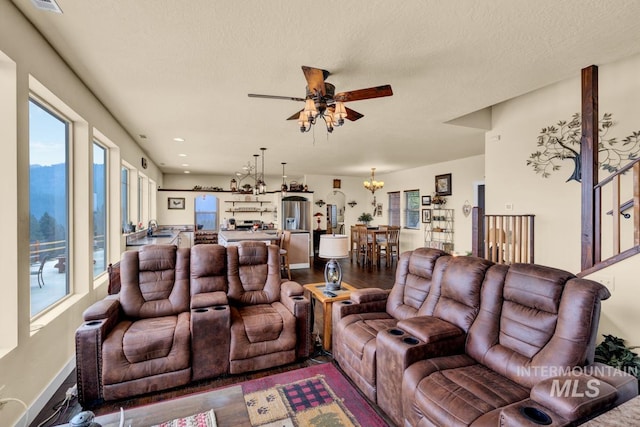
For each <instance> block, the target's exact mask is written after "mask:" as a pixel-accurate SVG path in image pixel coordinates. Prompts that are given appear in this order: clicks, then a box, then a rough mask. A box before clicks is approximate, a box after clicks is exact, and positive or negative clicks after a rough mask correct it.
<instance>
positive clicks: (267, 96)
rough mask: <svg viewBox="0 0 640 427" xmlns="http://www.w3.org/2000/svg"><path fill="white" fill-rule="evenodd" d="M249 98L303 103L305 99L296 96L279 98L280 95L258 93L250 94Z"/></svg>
mask: <svg viewBox="0 0 640 427" xmlns="http://www.w3.org/2000/svg"><path fill="white" fill-rule="evenodd" d="M249 98H267V99H284V100H286V101H302V102H304V98H296V97H294V96H278V95H258V94H256V93H250V94H249Z"/></svg>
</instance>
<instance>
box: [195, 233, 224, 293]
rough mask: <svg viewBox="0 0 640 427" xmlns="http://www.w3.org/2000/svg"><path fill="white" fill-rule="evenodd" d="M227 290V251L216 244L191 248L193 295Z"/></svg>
mask: <svg viewBox="0 0 640 427" xmlns="http://www.w3.org/2000/svg"><path fill="white" fill-rule="evenodd" d="M215 291H223V292H224V293H226V292H227V251H226V249H225V247H224V246H221V245H216V244H207V245H195V246H194V247H192V248H191V295H196V294H201V293H205V292H215Z"/></svg>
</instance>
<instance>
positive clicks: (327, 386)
mask: <svg viewBox="0 0 640 427" xmlns="http://www.w3.org/2000/svg"><path fill="white" fill-rule="evenodd" d="M241 385H242V391H243V394H244V400H245V403H246V405H247V411H248V412H249V417H250V419H251V425H253V426H254V427H257V426H264V427H276V426H277V427H289V426H296V427H297V426H300V427H301V426H305V427H306V426H318V427H320V426H364V427H376V426H387V424H386V423H385V422H384V420H383V419H382V418H380V416H379V415H378V414H377V413H376V412H375V411H374V410H373V409H372V408H371V407H370V406H369V404H368V403H367V401H366V400H365V399H364V398H363V397H362V396H361V395H360V394H359V393H358V391H357V390H356V389H354V388H353V386H351V384H350V383H349V381H347V380H346V379H345V378H344V377H343V376H342V374H341V373H340V372H339V371H338V370H337V369H336V367H335V366H333V365H332V364H330V363H326V364H321V365H316V366H312V367H309V368H303V369H298V370H295V371H290V372H285V373H282V374H277V375H272V376H269V377H265V378H260V379H256V380H251V381H247V382H245V383H242V384H241Z"/></svg>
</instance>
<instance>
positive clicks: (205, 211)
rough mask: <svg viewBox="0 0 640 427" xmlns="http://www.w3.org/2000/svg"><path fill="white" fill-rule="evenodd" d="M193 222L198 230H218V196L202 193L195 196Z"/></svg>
mask: <svg viewBox="0 0 640 427" xmlns="http://www.w3.org/2000/svg"><path fill="white" fill-rule="evenodd" d="M195 213H196V214H195V224H196V228H197V229H198V230H214V231H215V230H218V198H217V197H215V196H209V195H202V196H198V197H196V206H195Z"/></svg>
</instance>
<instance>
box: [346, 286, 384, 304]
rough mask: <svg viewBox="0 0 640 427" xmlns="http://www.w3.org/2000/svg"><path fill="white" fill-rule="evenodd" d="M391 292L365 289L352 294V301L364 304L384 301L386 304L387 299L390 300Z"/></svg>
mask: <svg viewBox="0 0 640 427" xmlns="http://www.w3.org/2000/svg"><path fill="white" fill-rule="evenodd" d="M390 292H391V291H390V290H388V289H380V288H365V289H356V290H355V291H352V292H351V297H350V298H351V301H353V302H355V303H358V304H362V303H366V302H373V301H384V302H385V303H386V301H387V298H389V293H390Z"/></svg>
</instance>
